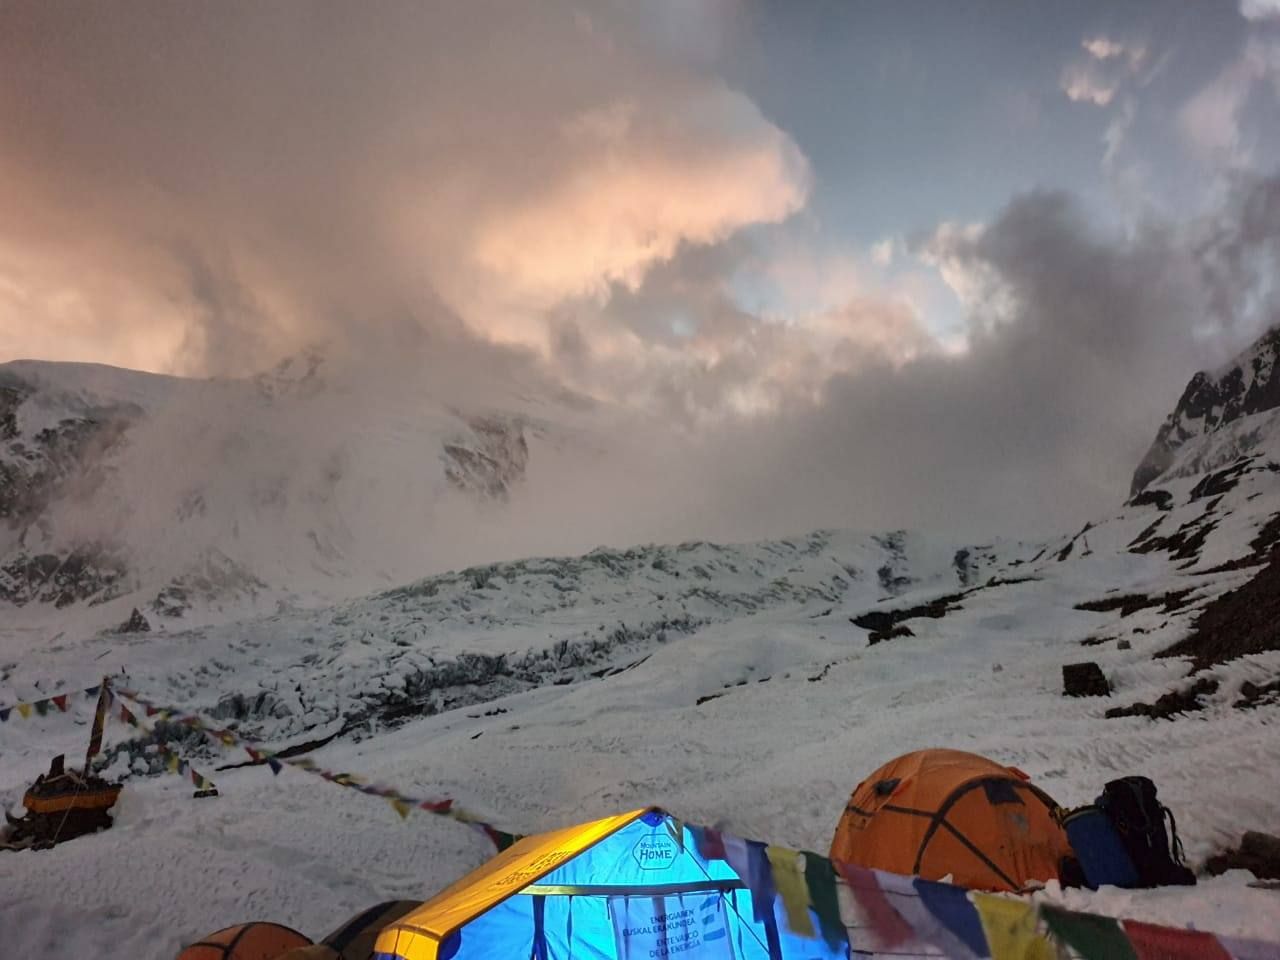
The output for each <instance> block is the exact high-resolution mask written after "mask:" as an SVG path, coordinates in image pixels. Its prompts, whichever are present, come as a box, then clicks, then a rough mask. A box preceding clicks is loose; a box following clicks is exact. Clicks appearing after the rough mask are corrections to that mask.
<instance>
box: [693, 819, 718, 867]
mask: <svg viewBox="0 0 1280 960" xmlns="http://www.w3.org/2000/svg"><path fill="white" fill-rule="evenodd" d="M693 837H694V841H695V842H696V843H697V846H698V853H699V854H701V855H702V859H703V860H723V859H725V854H724V839H723V838H722V837H721V836H720V831H719V830H712V829H711V828H710V827H697V828H695V829H694V831H693Z"/></svg>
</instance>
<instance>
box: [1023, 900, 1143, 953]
mask: <svg viewBox="0 0 1280 960" xmlns="http://www.w3.org/2000/svg"><path fill="white" fill-rule="evenodd" d="M1040 916H1041V917H1042V918H1043V919H1044V922H1045V925H1046V926H1047V927H1048V928H1049V932H1050V933H1052V934H1053V935H1054V936H1055V937H1056V938H1058V939H1059V940H1061V941H1062V942H1064V943H1065V944H1067V946H1069V947H1071V948H1072V949H1073V950H1075V951H1076V952H1077V953H1079V954H1080V955H1081V956H1082V957H1084V958H1085V960H1138V955H1137V954H1136V953H1134V951H1133V946H1132V945H1131V944H1130V943H1129V938H1128V937H1127V936H1125V933H1124V930H1122V929H1121V928H1120V924H1119V922H1118V921H1116V920H1113V919H1112V918H1111V917H1100V916H1098V915H1097V914H1092V913H1074V912H1073V911H1071V910H1063V909H1061V908H1060V907H1050V906H1047V905H1046V906H1043V907H1041V908H1040Z"/></svg>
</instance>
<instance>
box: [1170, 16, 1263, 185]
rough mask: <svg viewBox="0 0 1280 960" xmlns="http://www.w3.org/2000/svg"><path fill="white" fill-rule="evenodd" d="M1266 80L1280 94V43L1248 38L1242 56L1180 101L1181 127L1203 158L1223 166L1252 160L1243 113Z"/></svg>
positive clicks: (1242, 165)
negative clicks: (1244, 127)
mask: <svg viewBox="0 0 1280 960" xmlns="http://www.w3.org/2000/svg"><path fill="white" fill-rule="evenodd" d="M1267 81H1270V82H1271V83H1272V84H1273V85H1274V86H1275V91H1276V93H1277V95H1280V43H1276V42H1274V41H1268V40H1263V39H1260V38H1258V37H1250V38H1249V39H1248V40H1247V41H1246V43H1245V45H1244V48H1243V49H1242V50H1241V52H1240V55H1239V56H1238V57H1236V59H1234V60H1232V61H1231V62H1230V63H1228V64H1227V65H1226V66H1225V67H1223V69H1222V70H1221V71H1220V72H1219V73H1218V75H1217V76H1216V77H1214V78H1213V80H1211V81H1210V82H1209V83H1208V84H1207V85H1206V86H1205V87H1204V88H1202V89H1201V90H1200V91H1198V92H1197V93H1196V94H1195V95H1194V96H1193V97H1192V98H1191V99H1190V100H1188V101H1187V102H1186V104H1184V105H1183V107H1182V109H1181V110H1180V111H1179V113H1178V126H1179V129H1180V130H1181V132H1182V135H1183V136H1184V137H1185V138H1186V140H1187V142H1188V143H1189V144H1190V145H1191V147H1192V149H1193V150H1195V152H1196V153H1197V154H1198V155H1199V156H1200V158H1201V159H1202V160H1204V161H1205V162H1206V163H1209V164H1211V165H1214V166H1221V167H1227V168H1238V167H1247V166H1250V165H1251V164H1252V163H1253V147H1252V144H1251V143H1250V142H1249V140H1248V139H1247V137H1246V135H1245V133H1244V130H1243V128H1242V124H1241V117H1242V115H1243V112H1244V110H1245V107H1246V104H1247V103H1248V101H1249V98H1250V97H1251V96H1252V95H1253V93H1254V91H1255V90H1256V89H1257V88H1258V86H1259V85H1261V84H1264V83H1265V82H1267Z"/></svg>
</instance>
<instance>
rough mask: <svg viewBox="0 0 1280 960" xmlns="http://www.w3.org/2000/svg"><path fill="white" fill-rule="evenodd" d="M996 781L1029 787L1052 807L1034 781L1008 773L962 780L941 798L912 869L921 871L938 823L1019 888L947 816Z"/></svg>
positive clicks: (1038, 797) (1011, 884)
mask: <svg viewBox="0 0 1280 960" xmlns="http://www.w3.org/2000/svg"><path fill="white" fill-rule="evenodd" d="M993 781H994V782H996V783H1002V784H1008V785H1009V786H1010V787H1011V788H1013V789H1014V790H1027V791H1029V792H1030V793H1031V794H1032V795H1033V796H1034V797H1035V798H1036V799H1038V800H1039V801H1040V802H1041V803H1043V804H1044V805H1045V806H1046V807H1049V809H1050V810H1052V809H1053V805H1052V804H1051V803H1049V801H1048V800H1047V798H1046V797H1045V795H1044V794H1043V793H1041V791H1039V790H1038V789H1036V787H1035V786H1034V785H1033V784H1030V783H1026V782H1025V781H1022V780H1013V779H1011V778H1008V777H978V778H977V779H975V780H970V781H969V782H968V783H962V784H961V785H960V786H958V787H956V788H955V789H954V790H952V791H951V793H950V794H949V795H948V796H947V799H946V800H944V801H943V802H942V806H940V807H938V810H937V812H936V813H934V814H933V816H932V822H931V823H930V824H929V829H928V830H926V831H925V834H924V839H923V840H921V841H920V849H919V850H917V851H916V862H915V865H914V866H913V867H912V868H911V872H912V873H915V874H917V875H918V874H919V873H920V864H921V863H922V862H923V860H924V852H925V850H926V849H928V847H929V841H931V840H932V839H933V837H934V834H936V833H937V832H938V828H939V827H945V828H946V829H947V831H948V832H949V833H951V834H952V836H954V837H955V838H956V839H957V840H959V841H960V842H961V843H962V844H964V846H965V847H966V848H967V849H968V850H969V851H970V852H971V853H973V854H974V855H975V856H976V857H977V858H978V859H979V860H981V861H982V862H983V863H984V864H986V865H987V867H988V868H990V869H991V870H993V871H994V872H995V874H996V876H998V877H999V878H1000V879H1001V880H1002V881H1003V882H1005V883H1006V884H1008V885H1009V886H1010V887H1011V888H1012V889H1014V890H1016V889H1018V884H1017V883H1016V882H1015V881H1014V880H1013V879H1012V878H1011V877H1010V876H1009V875H1008V874H1006V873H1005V872H1004V871H1003V870H1001V869H1000V868H999V867H998V866H996V865H995V863H993V862H992V860H991V858H990V857H988V856H987V855H986V854H985V853H983V852H982V850H980V849H979V848H978V847H977V846H975V845H974V843H973V842H972V841H971V840H970V839H969V838H968V837H966V836H965V835H964V834H963V833H961V832H960V831H959V830H958V829H957V828H956V827H955V826H954V825H953V824H952V823H951V822H950V821H949V820H947V814H948V813H950V812H951V808H952V807H954V806H955V805H956V803H957V802H958V801H959V800H960V799H961V798H962V797H964V796H966V795H968V794H969V793H971V792H972V791H974V790H977V789H979V788H981V789H983V790H989V789H990V788H989V787H988V784H989V783H991V782H993ZM902 812H903V813H908V812H910V813H918V812H919V811H915V810H912V811H908V810H905V809H904V810H903V811H902Z"/></svg>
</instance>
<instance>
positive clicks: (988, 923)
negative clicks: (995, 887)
mask: <svg viewBox="0 0 1280 960" xmlns="http://www.w3.org/2000/svg"><path fill="white" fill-rule="evenodd" d="M970 896H971V897H972V898H973V905H974V906H975V907H977V908H978V916H979V917H980V918H981V920H982V930H983V932H984V933H986V935H987V945H988V946H989V947H990V948H991V957H992V960H1056V958H1057V956H1058V954H1057V952H1056V950H1055V949H1054V946H1053V944H1052V943H1050V942H1049V940H1048V938H1046V937H1044V936H1042V935H1041V934H1040V933H1039V932H1038V931H1037V929H1036V926H1037V919H1038V918H1037V911H1036V909H1035V907H1033V906H1032V905H1031V904H1030V903H1027V902H1026V901H1025V900H1016V899H1013V898H1011V897H997V896H995V895H993V894H990V893H973V894H970Z"/></svg>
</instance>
